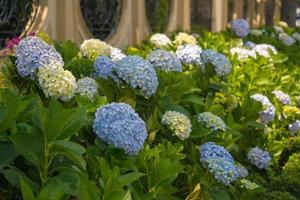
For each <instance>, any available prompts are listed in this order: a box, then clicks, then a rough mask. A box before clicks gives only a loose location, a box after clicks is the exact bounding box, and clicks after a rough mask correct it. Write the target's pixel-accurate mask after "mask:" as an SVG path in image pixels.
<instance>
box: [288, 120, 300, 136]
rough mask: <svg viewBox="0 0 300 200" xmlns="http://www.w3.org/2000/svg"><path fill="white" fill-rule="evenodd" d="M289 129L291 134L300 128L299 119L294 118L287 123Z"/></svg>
mask: <svg viewBox="0 0 300 200" xmlns="http://www.w3.org/2000/svg"><path fill="white" fill-rule="evenodd" d="M288 127H289V131H291V132H292V133H293V134H295V133H297V132H298V131H299V130H300V120H296V121H294V122H293V123H291V124H289V126H288Z"/></svg>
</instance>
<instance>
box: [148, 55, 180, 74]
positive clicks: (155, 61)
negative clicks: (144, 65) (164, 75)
mask: <svg viewBox="0 0 300 200" xmlns="http://www.w3.org/2000/svg"><path fill="white" fill-rule="evenodd" d="M148 60H149V62H150V63H151V64H152V65H153V66H154V67H156V68H160V69H161V70H164V71H176V72H181V71H182V68H181V63H180V61H179V60H178V59H177V58H176V57H175V56H174V55H173V54H172V53H170V52H168V51H165V50H162V49H157V50H154V51H152V52H151V53H150V54H149V55H148Z"/></svg>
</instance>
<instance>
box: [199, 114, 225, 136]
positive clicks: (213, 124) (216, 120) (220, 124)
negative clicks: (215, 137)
mask: <svg viewBox="0 0 300 200" xmlns="http://www.w3.org/2000/svg"><path fill="white" fill-rule="evenodd" d="M197 121H198V122H199V123H200V124H202V125H204V126H206V127H207V128H208V129H210V130H211V131H212V132H216V131H226V129H227V127H226V124H225V123H224V121H223V120H222V119H221V118H220V117H219V116H217V115H214V114H212V113H210V112H203V113H200V114H198V116H197Z"/></svg>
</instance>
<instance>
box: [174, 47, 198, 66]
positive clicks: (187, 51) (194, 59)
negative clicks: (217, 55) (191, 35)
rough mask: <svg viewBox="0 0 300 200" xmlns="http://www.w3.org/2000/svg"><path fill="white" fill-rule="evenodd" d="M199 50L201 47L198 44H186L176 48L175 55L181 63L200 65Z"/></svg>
mask: <svg viewBox="0 0 300 200" xmlns="http://www.w3.org/2000/svg"><path fill="white" fill-rule="evenodd" d="M201 52H202V49H201V47H199V46H198V45H191V44H186V45H181V46H179V47H178V48H177V50H176V56H177V58H178V59H179V60H180V62H181V63H182V64H185V65H190V64H191V65H196V66H201V65H202V61H201V57H200V54H201Z"/></svg>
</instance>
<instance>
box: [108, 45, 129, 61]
mask: <svg viewBox="0 0 300 200" xmlns="http://www.w3.org/2000/svg"><path fill="white" fill-rule="evenodd" d="M109 57H110V58H111V59H112V61H118V60H122V59H123V58H125V57H126V55H125V54H123V53H122V51H121V49H118V48H115V47H111V48H110V55H109Z"/></svg>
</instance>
